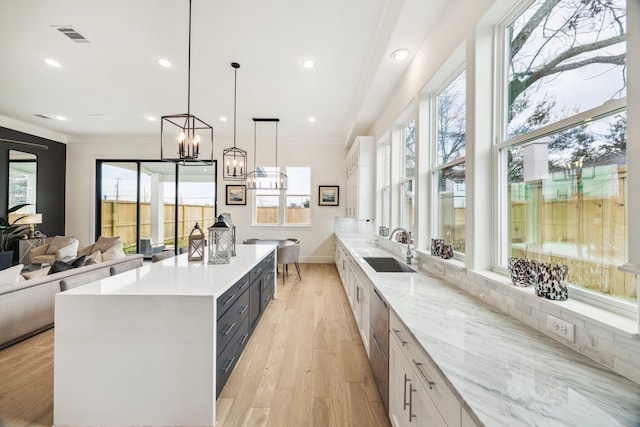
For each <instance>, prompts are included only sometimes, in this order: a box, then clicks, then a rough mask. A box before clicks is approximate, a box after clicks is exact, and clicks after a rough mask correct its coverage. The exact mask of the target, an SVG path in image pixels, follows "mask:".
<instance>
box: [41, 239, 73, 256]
mask: <svg viewBox="0 0 640 427" xmlns="http://www.w3.org/2000/svg"><path fill="white" fill-rule="evenodd" d="M72 240H73V237H67V236H55V237H54V238H53V239H51V242H49V246H48V247H47V255H55V254H56V252H58V251H59V250H60V249H62V248H64V247H65V246H67V245H68V244H69V243H71V241H72Z"/></svg>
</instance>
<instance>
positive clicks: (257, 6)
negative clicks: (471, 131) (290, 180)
mask: <svg viewBox="0 0 640 427" xmlns="http://www.w3.org/2000/svg"><path fill="white" fill-rule="evenodd" d="M445 4H446V0H324V1H309V0H272V1H264V0H193V1H192V42H191V106H190V110H191V113H192V114H195V115H196V116H197V117H198V118H199V119H201V120H203V121H205V122H207V123H209V124H210V125H212V126H213V128H214V135H218V136H221V135H226V136H229V135H232V134H233V85H234V69H233V68H232V67H231V65H230V63H231V62H238V63H240V65H241V68H240V69H239V70H238V75H237V78H238V89H237V135H238V136H239V137H240V136H252V135H253V122H252V121H251V118H252V117H278V118H280V126H279V135H281V136H283V137H294V138H311V139H313V138H323V137H338V138H343V139H344V140H345V142H349V140H350V139H351V138H352V137H353V136H355V135H357V134H361V133H366V132H367V131H368V129H369V126H370V125H371V123H372V121H373V120H374V119H375V117H376V115H377V114H378V112H379V111H380V109H381V108H382V106H383V103H384V101H385V100H386V99H387V98H388V97H389V94H390V93H391V91H392V90H393V88H394V87H395V86H396V84H397V82H398V80H399V79H400V78H401V77H402V74H403V73H404V71H405V70H406V67H407V66H408V65H409V63H410V61H411V59H412V58H411V57H410V58H409V59H408V60H406V61H404V62H401V63H398V62H394V61H392V60H391V59H390V53H391V52H392V51H393V50H395V49H397V48H401V47H405V48H409V49H410V50H411V52H412V55H413V54H415V52H416V51H417V50H418V48H419V47H420V46H421V45H422V43H423V41H424V39H425V38H426V36H427V34H428V31H429V29H430V26H431V25H432V24H433V22H434V21H435V20H436V19H437V16H438V14H439V12H440V11H441V10H442V9H443V8H444V7H445ZM188 10H189V1H188V0H110V1H104V0H102V1H99V0H20V1H17V0H0V52H1V54H0V94H1V95H0V115H1V116H5V117H8V118H10V119H14V120H18V121H20V122H23V123H26V124H31V125H35V126H38V127H41V128H44V129H47V130H51V131H54V132H59V133H63V134H66V135H68V136H69V141H81V140H82V136H97V135H123V134H124V135H159V132H160V121H159V118H160V117H161V116H162V115H169V114H178V113H186V112H187V75H188V73H187V62H188V61H187V47H188V16H189V13H188ZM55 26H72V27H74V28H75V29H76V30H77V31H78V32H80V33H81V34H82V35H83V36H85V37H86V38H87V39H88V40H89V41H90V43H83V44H81V43H74V42H73V41H71V40H70V39H68V38H67V37H66V36H64V35H63V34H61V33H60V32H59V31H57V29H56V28H55ZM46 58H52V59H55V60H57V61H59V62H60V63H61V67H60V68H53V67H50V66H49V65H46V64H45V62H44V60H45V59H46ZM160 58H166V59H168V60H169V61H171V63H172V64H173V66H172V67H171V68H168V69H167V68H162V67H160V66H159V65H158V60H159V59H160ZM306 58H311V59H313V60H314V61H315V62H316V66H315V67H314V68H312V69H310V70H308V69H305V68H304V67H302V61H303V60H304V59H306ZM36 114H42V115H45V116H48V117H50V119H45V118H40V117H36V116H35V115H36ZM58 115H60V116H64V117H66V121H58V120H56V119H55V117H56V116H58ZM149 115H152V116H155V117H157V118H158V121H156V122H150V121H148V120H147V119H146V117H147V116H149ZM220 116H226V117H227V118H228V121H227V122H226V123H224V122H221V121H220V120H219V117H220ZM309 116H314V117H316V119H317V121H316V123H309V122H308V121H307V118H308V117H309Z"/></svg>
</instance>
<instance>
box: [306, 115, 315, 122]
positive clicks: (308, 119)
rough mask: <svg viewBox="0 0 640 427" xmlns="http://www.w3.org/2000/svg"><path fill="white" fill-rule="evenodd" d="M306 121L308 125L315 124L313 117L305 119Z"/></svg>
mask: <svg viewBox="0 0 640 427" xmlns="http://www.w3.org/2000/svg"><path fill="white" fill-rule="evenodd" d="M307 121H308V122H309V123H315V122H316V118H315V117H313V116H311V117H309V118H307Z"/></svg>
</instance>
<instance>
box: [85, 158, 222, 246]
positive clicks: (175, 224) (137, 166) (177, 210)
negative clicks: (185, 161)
mask: <svg viewBox="0 0 640 427" xmlns="http://www.w3.org/2000/svg"><path fill="white" fill-rule="evenodd" d="M118 164H122V165H128V166H129V168H125V169H129V170H130V171H131V173H133V174H135V177H136V178H135V185H134V186H133V187H131V186H130V187H131V188H132V189H133V190H134V191H135V192H136V194H135V197H133V198H132V200H131V201H132V202H133V203H135V215H134V216H135V223H134V224H131V225H132V226H134V227H135V232H134V234H135V238H134V239H133V240H134V241H130V242H124V241H123V243H125V246H126V247H125V251H133V252H139V251H140V244H139V243H140V239H141V237H148V233H145V235H144V236H143V235H142V234H141V227H142V224H141V219H142V218H141V204H142V203H146V202H147V197H146V196H145V195H144V194H142V187H143V185H142V184H143V174H144V173H145V171H144V168H145V167H147V166H151V165H153V166H154V167H156V168H161V169H163V170H165V172H163V173H164V174H165V175H167V176H169V175H171V174H172V175H173V182H171V185H172V186H173V187H174V188H173V189H172V192H173V195H174V196H173V203H172V204H173V206H174V208H173V212H172V213H171V214H170V215H168V216H170V218H169V219H167V218H165V217H164V214H159V213H156V214H157V215H158V217H157V218H156V219H160V220H161V222H162V224H160V225H159V226H161V227H163V228H165V229H170V230H171V232H170V233H165V238H166V239H167V240H168V241H169V243H172V244H173V245H174V250H175V251H176V253H178V251H179V249H180V245H179V243H180V241H181V240H180V237H182V242H183V243H184V242H185V236H186V241H187V242H188V233H189V231H190V230H191V229H192V228H193V226H194V225H195V222H199V223H200V226H201V227H202V228H203V229H206V228H207V227H209V226H210V225H212V224H213V222H215V218H216V216H217V197H218V196H217V194H218V191H217V187H218V181H217V178H216V177H217V161H216V160H214V162H213V165H211V166H206V167H205V169H208V170H207V172H206V173H205V174H202V176H208V177H212V178H213V181H212V182H211V183H210V184H211V185H212V186H213V188H212V189H211V194H210V197H211V199H212V204H206V205H202V206H206V207H207V208H208V209H207V210H208V211H209V214H210V210H211V209H213V216H212V217H211V218H209V216H207V217H206V218H204V220H203V218H202V216H198V215H196V216H195V217H194V218H191V217H182V214H181V207H182V205H183V203H182V200H183V198H184V190H185V185H188V183H189V182H199V180H198V177H197V176H198V173H197V171H196V168H201V167H202V166H195V167H194V166H182V165H179V164H176V163H172V162H167V161H162V160H128V159H98V160H96V184H95V188H96V192H95V194H96V200H95V206H96V215H95V233H94V234H95V239H96V240H97V238H98V237H99V236H100V235H101V234H102V227H103V223H102V222H103V218H102V202H103V199H105V200H106V194H104V192H103V165H111V166H114V165H118ZM185 168H190V169H189V173H186V171H185ZM181 170H182V171H183V173H182V177H181V173H180V171H181ZM193 171H196V172H195V173H194V172H193ZM145 182H146V181H145ZM207 191H208V190H207ZM207 194H208V193H207ZM115 199H116V200H117V199H118V197H116V198H115ZM165 202H166V200H161V201H159V205H160V209H162V205H164V203H165ZM198 206H201V205H198ZM151 215H153V212H152V213H151ZM202 215H205V214H204V213H202ZM207 221H208V222H210V224H209V223H205V222H207ZM180 224H181V225H182V227H180ZM181 229H182V230H181ZM130 240H131V239H130ZM167 240H165V241H167ZM175 242H178V244H175ZM153 243H164V242H153Z"/></svg>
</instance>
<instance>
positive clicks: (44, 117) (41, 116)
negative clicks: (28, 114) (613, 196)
mask: <svg viewBox="0 0 640 427" xmlns="http://www.w3.org/2000/svg"><path fill="white" fill-rule="evenodd" d="M34 116H36V117H40V118H41V119H47V120H51V117H49V116H45V115H44V114H34Z"/></svg>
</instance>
